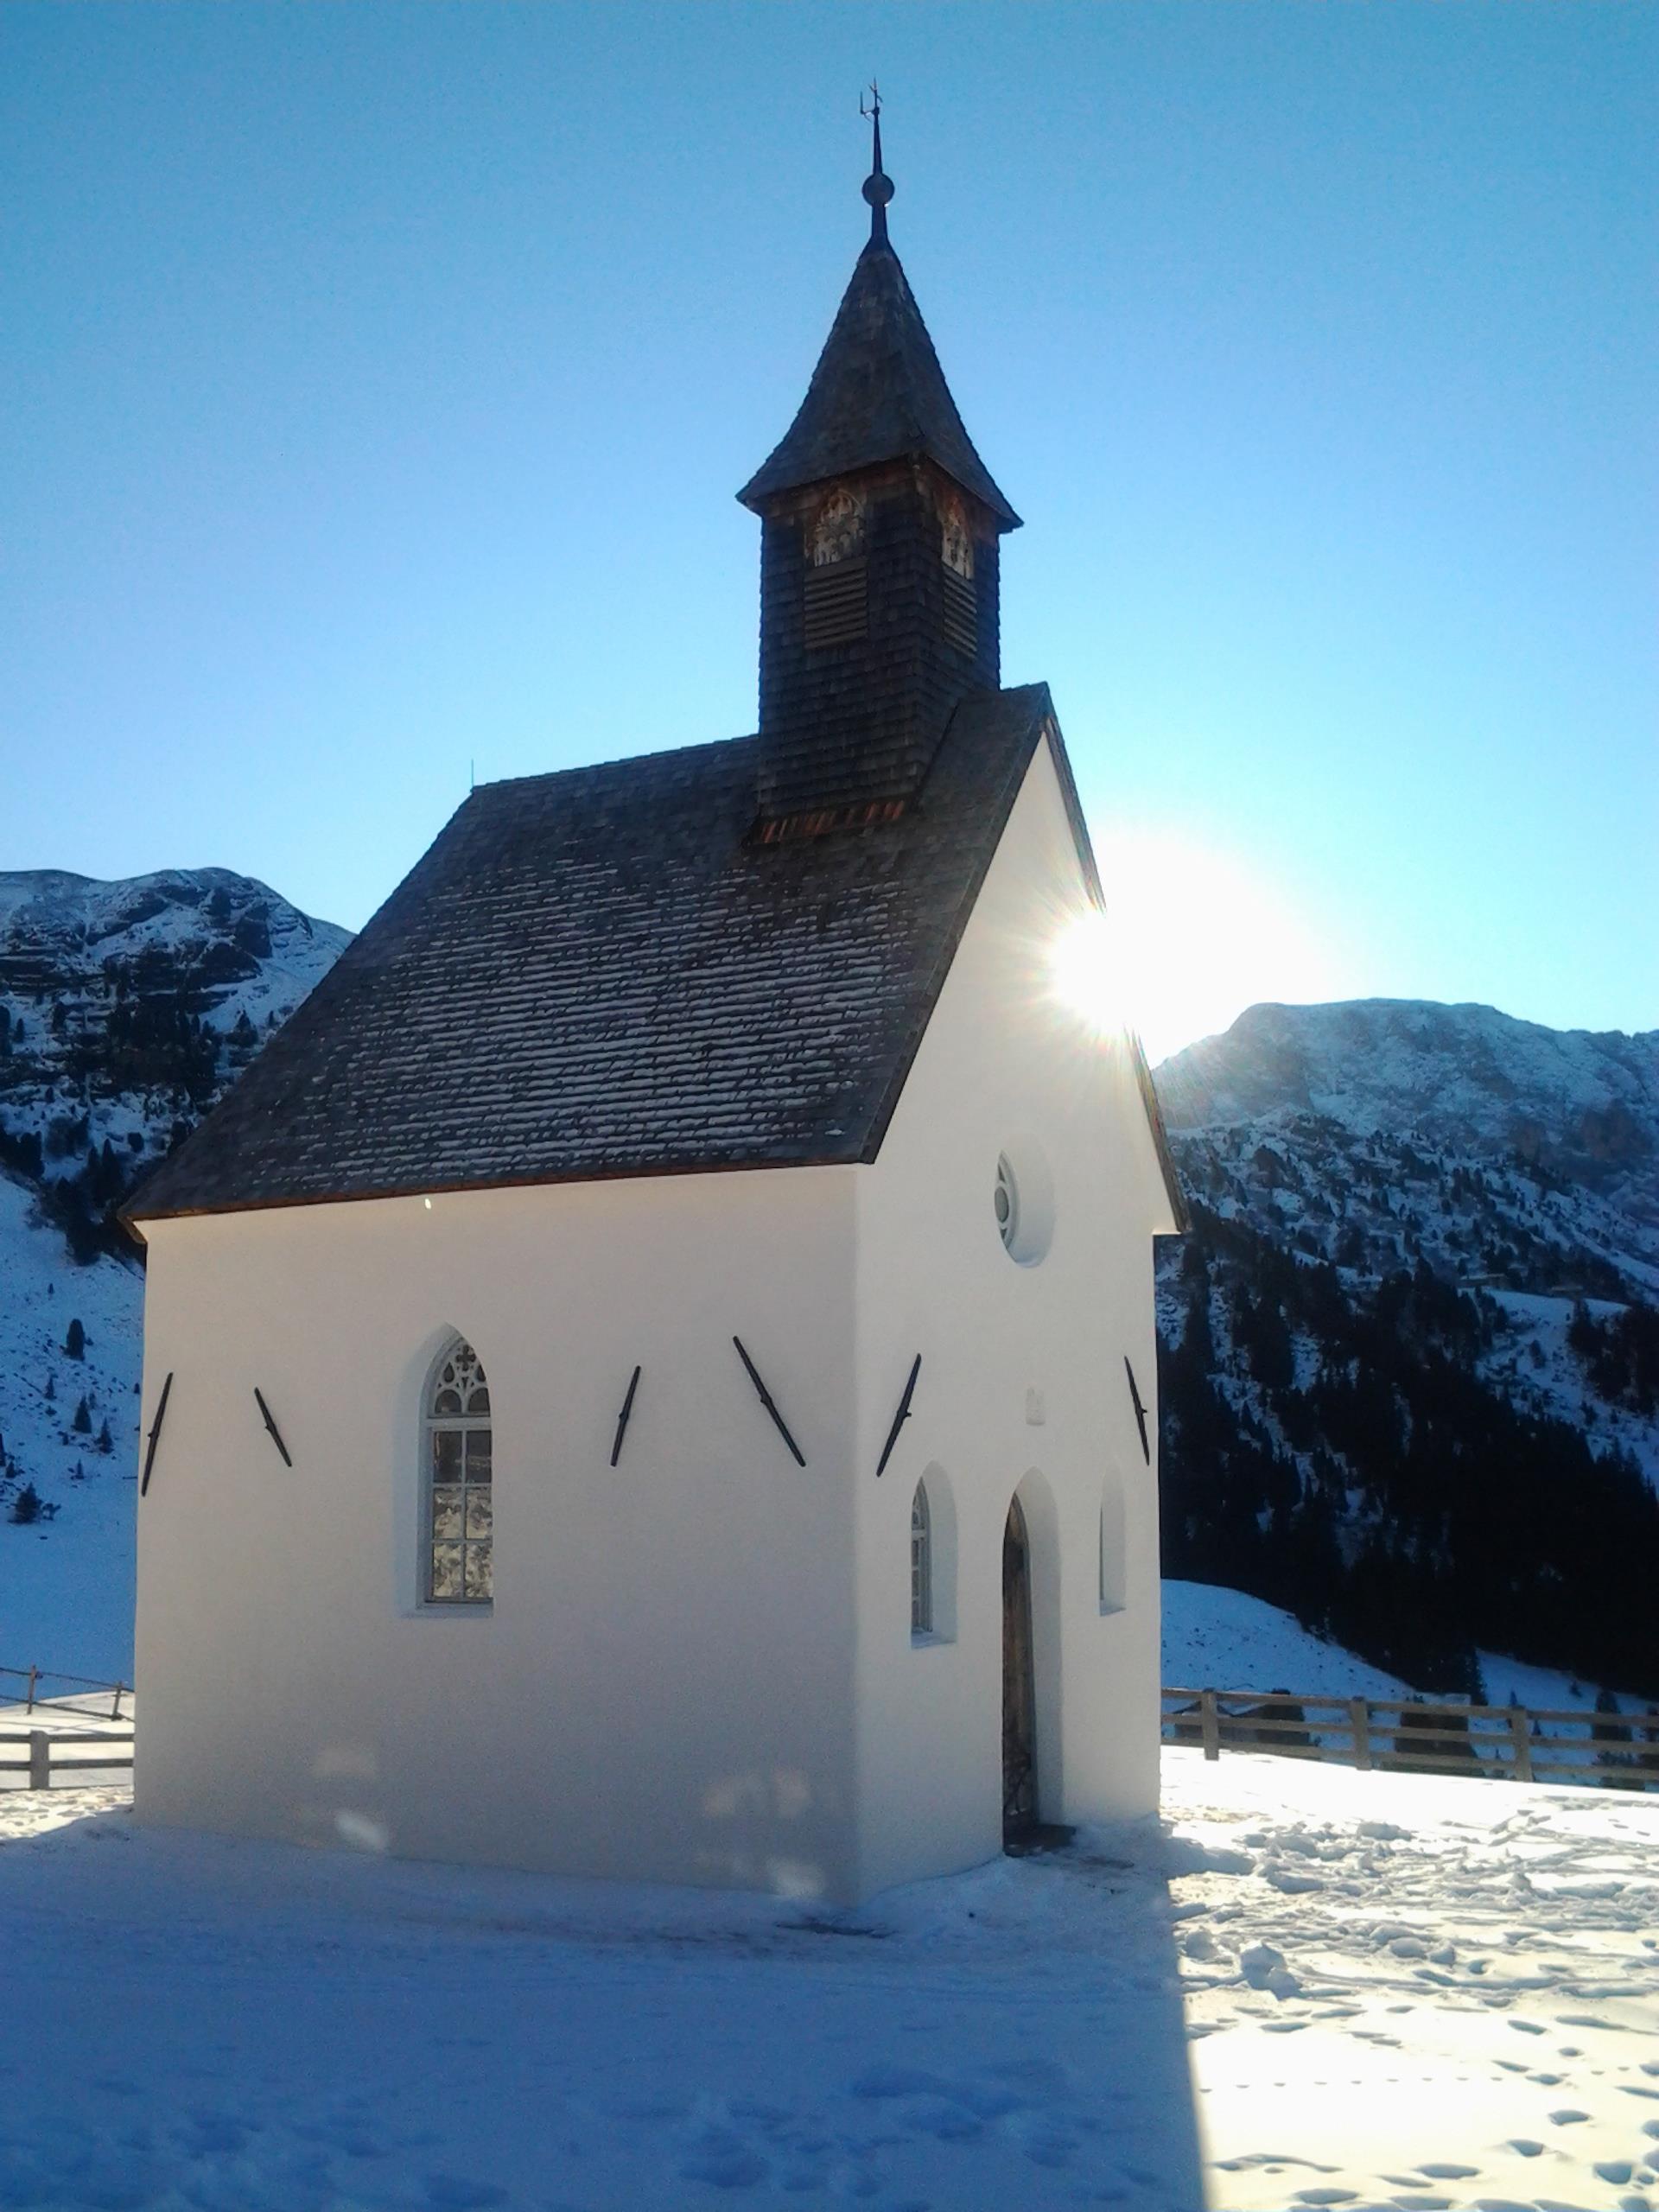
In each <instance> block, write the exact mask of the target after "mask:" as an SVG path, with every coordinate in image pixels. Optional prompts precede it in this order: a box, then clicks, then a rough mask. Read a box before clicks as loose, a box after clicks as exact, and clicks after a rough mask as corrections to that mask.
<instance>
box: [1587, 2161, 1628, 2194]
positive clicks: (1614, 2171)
mask: <svg viewBox="0 0 1659 2212" xmlns="http://www.w3.org/2000/svg"><path fill="white" fill-rule="evenodd" d="M1592 2171H1594V2172H1595V2173H1597V2174H1599V2176H1600V2177H1601V2178H1602V2180H1603V2181H1611V2182H1614V2183H1617V2184H1618V2187H1619V2188H1621V2189H1622V2188H1624V2185H1625V2183H1627V2182H1628V2181H1629V2180H1630V2176H1631V2174H1632V2173H1634V2171H1636V2169H1635V2168H1634V2167H1633V2166H1632V2165H1631V2164H1630V2160H1629V2159H1628V2158H1603V2159H1602V2160H1601V2161H1600V2163H1599V2164H1598V2165H1596V2166H1595V2167H1594V2168H1592Z"/></svg>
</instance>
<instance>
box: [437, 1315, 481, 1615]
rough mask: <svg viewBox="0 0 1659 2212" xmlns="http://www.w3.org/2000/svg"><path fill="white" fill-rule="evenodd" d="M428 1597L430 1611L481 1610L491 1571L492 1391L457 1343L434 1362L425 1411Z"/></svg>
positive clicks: (465, 1347) (472, 1355) (467, 1348)
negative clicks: (467, 1607) (447, 1607)
mask: <svg viewBox="0 0 1659 2212" xmlns="http://www.w3.org/2000/svg"><path fill="white" fill-rule="evenodd" d="M423 1410H424V1413H425V1415H426V1421H425V1435H426V1480H425V1484H424V1491H425V1499H426V1516H425V1522H426V1537H425V1546H424V1549H425V1554H426V1556H425V1561H424V1567H425V1574H424V1585H425V1595H426V1599H427V1601H428V1603H429V1604H430V1605H488V1603H489V1602H490V1594H491V1590H492V1587H493V1582H492V1576H491V1571H490V1541H491V1524H492V1518H493V1516H492V1513H491V1488H490V1386H489V1383H488V1382H487V1380H486V1377H485V1374H484V1370H483V1369H482V1367H480V1364H479V1359H478V1354H477V1353H476V1352H475V1351H474V1350H473V1348H472V1346H471V1345H470V1344H465V1343H462V1342H461V1340H460V1339H459V1338H458V1339H457V1340H456V1342H455V1343H454V1344H451V1345H450V1347H449V1349H448V1351H447V1352H446V1353H445V1354H444V1356H443V1357H442V1359H441V1360H440V1361H439V1362H438V1364H437V1367H436V1369H435V1370H434V1373H433V1376H432V1381H431V1384H430V1386H429V1389H428V1391H427V1399H426V1405H425V1408H423Z"/></svg>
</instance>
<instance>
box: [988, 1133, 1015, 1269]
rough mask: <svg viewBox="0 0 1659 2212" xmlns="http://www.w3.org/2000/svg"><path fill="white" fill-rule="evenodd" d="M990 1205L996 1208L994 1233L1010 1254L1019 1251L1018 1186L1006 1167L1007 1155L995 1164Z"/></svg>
mask: <svg viewBox="0 0 1659 2212" xmlns="http://www.w3.org/2000/svg"><path fill="white" fill-rule="evenodd" d="M992 1203H993V1204H994V1205H995V1208H996V1233H997V1235H998V1236H1000V1237H1001V1239H1002V1242H1003V1244H1004V1245H1005V1247H1006V1248H1007V1250H1008V1251H1009V1252H1010V1253H1017V1252H1018V1250H1019V1249H1020V1185H1019V1184H1018V1183H1017V1182H1016V1181H1015V1180H1014V1170H1013V1168H1012V1167H1010V1166H1009V1165H1008V1155H1007V1153H1006V1152H1005V1153H1003V1154H1001V1157H1000V1158H999V1159H998V1160H997V1163H996V1190H995V1195H994V1198H993V1201H992Z"/></svg>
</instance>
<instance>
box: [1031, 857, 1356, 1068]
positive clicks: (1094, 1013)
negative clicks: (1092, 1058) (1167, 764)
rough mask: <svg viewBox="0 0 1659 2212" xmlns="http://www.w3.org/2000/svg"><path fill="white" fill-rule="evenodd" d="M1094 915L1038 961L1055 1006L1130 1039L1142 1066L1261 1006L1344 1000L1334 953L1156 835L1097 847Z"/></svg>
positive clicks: (1203, 861)
mask: <svg viewBox="0 0 1659 2212" xmlns="http://www.w3.org/2000/svg"><path fill="white" fill-rule="evenodd" d="M1100 869H1101V877H1102V880H1103V885H1104V887H1105V893H1106V912H1104V913H1103V914H1102V913H1099V912H1095V911H1092V910H1090V912H1085V913H1083V914H1077V915H1073V916H1071V917H1069V918H1067V919H1066V920H1065V922H1064V923H1063V924H1062V925H1060V927H1059V929H1058V931H1057V932H1056V935H1055V938H1054V940H1053V944H1052V947H1051V949H1050V953H1049V975H1050V982H1051V988H1052V993H1053V995H1054V998H1055V1000H1056V1001H1057V1002H1058V1004H1060V1005H1061V1006H1063V1007H1065V1008H1067V1009H1068V1010H1069V1011H1070V1012H1071V1014H1074V1015H1077V1016H1079V1017H1080V1018H1081V1019H1082V1020H1084V1022H1085V1023H1087V1024H1088V1026H1089V1027H1091V1028H1093V1029H1095V1030H1096V1031H1099V1032H1101V1033H1105V1032H1108V1031H1116V1030H1119V1029H1122V1028H1129V1029H1133V1030H1135V1032H1136V1033H1138V1034H1139V1035H1140V1037H1141V1040H1142V1042H1143V1043H1144V1045H1145V1046H1146V1048H1147V1055H1148V1057H1149V1058H1151V1059H1152V1060H1153V1061H1154V1062H1156V1061H1158V1060H1160V1059H1161V1058H1164V1057H1165V1056H1166V1054H1167V1053H1170V1052H1177V1051H1179V1049H1180V1047H1181V1046H1183V1045H1188V1044H1191V1043H1192V1042H1193V1041H1194V1039H1198V1038H1199V1037H1207V1036H1211V1035H1214V1034H1215V1033H1217V1031H1219V1030H1223V1029H1225V1028H1227V1027H1229V1026H1230V1024H1231V1023H1232V1022H1233V1021H1234V1020H1236V1017H1237V1016H1238V1015H1239V1014H1242V1013H1243V1010H1244V1008H1245V1007H1247V1006H1253V1005H1255V1004H1256V1003H1257V1002H1258V1001H1262V1000H1264V999H1281V1000H1286V1001H1291V1002H1294V1003H1306V1002H1307V1001H1313V1000H1318V999H1328V998H1341V997H1344V996H1347V995H1351V989H1352V983H1351V979H1350V978H1349V977H1348V976H1345V975H1344V972H1343V967H1344V963H1343V962H1342V960H1341V957H1340V955H1339V953H1338V950H1337V949H1336V948H1335V947H1334V946H1333V945H1332V944H1330V943H1329V941H1328V940H1322V939H1321V938H1320V936H1319V934H1318V933H1317V932H1316V931H1315V930H1314V928H1313V926H1312V925H1311V924H1310V923H1309V922H1308V921H1307V920H1306V918H1305V917H1304V916H1303V915H1302V914H1301V913H1300V912H1298V911H1297V909H1296V907H1295V906H1294V904H1293V902H1292V901H1291V899H1289V897H1288V896H1287V895H1286V894H1284V893H1281V892H1280V891H1279V890H1278V889H1277V888H1276V887H1274V886H1273V885H1272V884H1270V883H1268V881H1267V880H1265V879H1264V878H1263V877H1262V876H1261V875H1259V874H1255V872H1254V871H1252V870H1251V869H1250V868H1248V867H1246V866H1244V865H1243V864H1242V863H1241V862H1240V861H1236V860H1235V859H1233V858H1232V857H1231V856H1230V855H1226V854H1223V853H1217V852H1214V851H1210V850H1206V849H1204V848H1203V847H1201V846H1199V845H1198V844H1196V843H1194V842H1190V841H1188V840H1186V839H1185V838H1181V837H1177V836H1170V835H1168V834H1167V833H1165V832H1160V831H1140V832H1136V831H1130V830H1122V831H1118V832H1116V833H1115V834H1113V835H1110V836H1107V837H1106V838H1104V839H1103V841H1102V844H1101V849H1100Z"/></svg>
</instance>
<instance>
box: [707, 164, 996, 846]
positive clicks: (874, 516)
mask: <svg viewBox="0 0 1659 2212" xmlns="http://www.w3.org/2000/svg"><path fill="white" fill-rule="evenodd" d="M877 181H880V183H881V184H883V185H884V186H885V187H886V191H885V196H883V195H881V194H878V195H877V200H872V206H873V207H874V208H875V210H876V219H875V220H874V221H873V225H872V235H871V238H870V242H869V244H868V245H867V246H866V247H865V249H864V251H863V252H862V253H861V255H860V256H859V258H858V263H857V265H856V267H855V270H854V271H853V277H852V282H851V283H849V286H848V288H847V291H846V294H845V296H844V297H843V298H842V303H841V306H840V308H839V310H838V311H837V313H836V320H835V323H834V325H833V327H831V329H830V333H829V339H828V340H827V342H826V343H825V346H824V348H823V353H822V354H821V355H820V356H819V359H818V364H817V368H816V369H815V370H814V371H813V373H812V380H811V383H810V385H809V386H808V388H807V394H806V397H805V398H804V400H803V402H802V403H801V406H800V410H799V411H798V414H797V415H796V417H795V420H794V422H793V423H791V426H790V429H789V430H788V432H787V434H786V435H785V437H784V439H783V441H782V442H781V443H780V444H779V446H778V447H777V448H776V449H775V450H774V451H773V452H772V454H771V455H770V457H769V458H768V459H767V461H766V462H765V464H764V465H763V466H762V467H761V468H760V469H759V470H758V471H757V473H756V474H755V475H754V476H753V477H752V478H751V480H749V482H748V483H747V485H746V486H744V488H743V490H742V491H741V493H739V495H738V496H739V498H740V499H741V500H742V501H743V503H744V505H746V506H747V507H749V508H751V509H752V510H753V512H755V513H756V514H758V515H759V516H760V772H759V784H760V787H759V790H758V792H757V794H756V798H757V819H756V835H757V836H759V837H760V838H761V839H763V840H764V841H765V842H768V843H772V842H779V841H780V840H781V839H783V838H785V837H789V836H820V835H823V833H824V832H825V831H826V830H828V829H840V828H847V829H850V828H854V827H861V826H867V825H869V824H871V823H879V822H882V821H890V820H892V819H893V816H894V814H895V812H902V811H903V810H905V808H906V807H907V806H908V805H910V804H912V803H913V802H914V801H915V800H916V798H917V797H918V793H919V792H920V791H921V788H922V785H923V782H924V780H925V777H926V774H927V771H928V767H929V766H930V764H931V761H932V759H933V755H934V753H935V752H936V751H937V749H938V744H939V741H940V740H941V738H943V736H944V732H945V728H946V725H947V724H948V723H949V721H950V716H951V714H952V713H953V711H954V710H955V709H956V707H957V703H958V702H960V701H961V700H962V699H963V697H964V696H966V695H967V694H968V693H969V692H970V691H976V690H995V688H996V686H997V685H998V683H1000V682H1001V658H1000V651H999V608H998V597H997V594H998V575H999V561H998V553H999V541H1000V539H1001V535H1002V533H1003V532H1004V531H1009V530H1014V529H1016V528H1017V527H1018V526H1019V520H1020V518H1019V517H1018V516H1017V515H1016V514H1015V513H1014V510H1013V508H1012V507H1010V506H1009V505H1008V503H1007V500H1006V499H1004V498H1003V496H1002V494H1001V492H1000V491H999V490H998V489H997V487H996V485H995V482H994V481H993V480H992V479H991V476H990V474H988V471H987V469H986V467H985V465H984V463H983V462H982V461H981V460H980V458H979V455H978V454H977V453H976V451H975V450H974V446H973V442H972V441H971V440H970V439H969V435H968V433H967V431H966V430H965V429H963V423H962V417H961V416H959V415H958V414H957V408H956V403H955V401H954V400H953V399H952V398H951V397H950V391H949V388H948V387H947V385H946V384H945V381H944V372H943V370H942V369H941V368H940V366H939V363H938V355H937V354H936V353H934V351H933V344H932V340H931V339H930V338H929V336H928V334H927V330H926V327H925V325H924V323H923V321H922V318H921V313H920V310H919V309H918V307H917V305H916V301H915V298H914V296H913V295H912V291H911V289H910V286H909V284H908V283H907V282H906V277H905V272H904V270H902V268H900V266H899V258H898V256H897V255H896V254H895V253H894V252H893V248H892V245H890V244H889V242H888V239H887V226H886V222H885V219H884V217H883V216H882V213H881V211H882V209H883V208H884V207H885V204H886V200H887V199H890V198H891V196H892V194H891V187H890V185H887V184H886V180H885V179H880V180H877ZM866 197H867V199H868V198H870V193H869V190H868V188H867V191H866ZM878 202H879V204H878Z"/></svg>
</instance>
